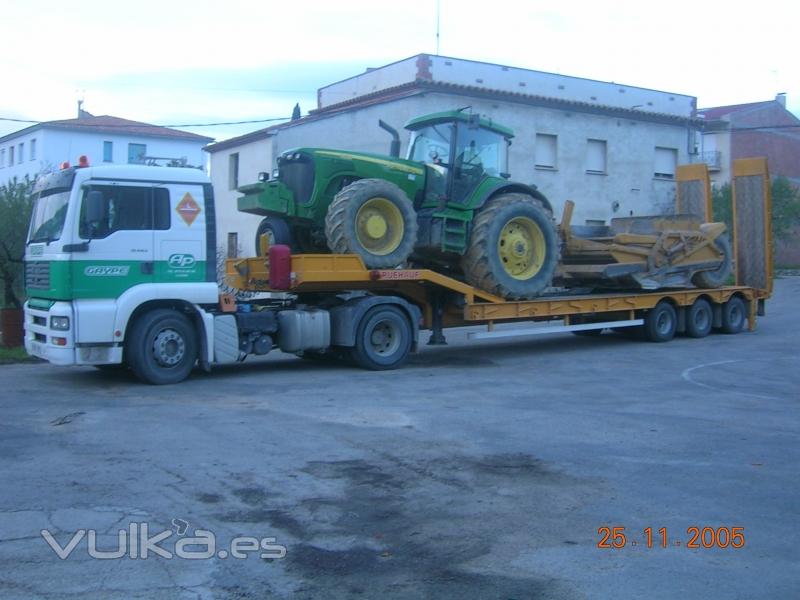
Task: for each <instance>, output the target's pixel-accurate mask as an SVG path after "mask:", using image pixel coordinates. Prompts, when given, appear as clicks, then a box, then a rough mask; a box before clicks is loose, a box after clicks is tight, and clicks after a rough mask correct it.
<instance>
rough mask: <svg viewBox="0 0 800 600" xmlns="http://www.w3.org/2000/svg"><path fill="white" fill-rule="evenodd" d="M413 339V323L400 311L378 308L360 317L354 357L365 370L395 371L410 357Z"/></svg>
mask: <svg viewBox="0 0 800 600" xmlns="http://www.w3.org/2000/svg"><path fill="white" fill-rule="evenodd" d="M412 337H413V332H412V330H411V324H410V323H409V321H408V317H407V316H406V315H405V313H403V311H402V310H401V309H399V308H397V307H396V306H386V305H383V306H380V305H379V306H375V307H373V308H371V309H370V310H368V311H367V312H366V314H364V316H363V317H362V318H361V322H360V323H359V325H358V330H357V331H356V344H355V346H353V348H352V350H351V356H352V358H353V360H354V361H355V363H356V364H357V365H358V366H359V367H362V368H364V369H370V370H372V371H385V370H389V369H396V368H397V367H399V366H400V365H401V364H403V363H404V362H405V360H406V358H408V353H409V352H410V351H411V342H412Z"/></svg>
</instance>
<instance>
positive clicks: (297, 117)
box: [292, 102, 301, 121]
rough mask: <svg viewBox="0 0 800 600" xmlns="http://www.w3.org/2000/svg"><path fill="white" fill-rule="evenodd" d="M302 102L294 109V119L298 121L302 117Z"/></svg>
mask: <svg viewBox="0 0 800 600" xmlns="http://www.w3.org/2000/svg"><path fill="white" fill-rule="evenodd" d="M300 116H301V115H300V103H299V102H298V103H297V104H295V105H294V110H293V111H292V121H297V119H299V118H300Z"/></svg>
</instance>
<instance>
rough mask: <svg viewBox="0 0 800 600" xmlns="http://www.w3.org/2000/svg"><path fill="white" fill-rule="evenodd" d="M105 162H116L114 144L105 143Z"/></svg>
mask: <svg viewBox="0 0 800 600" xmlns="http://www.w3.org/2000/svg"><path fill="white" fill-rule="evenodd" d="M103 162H114V143H113V142H103Z"/></svg>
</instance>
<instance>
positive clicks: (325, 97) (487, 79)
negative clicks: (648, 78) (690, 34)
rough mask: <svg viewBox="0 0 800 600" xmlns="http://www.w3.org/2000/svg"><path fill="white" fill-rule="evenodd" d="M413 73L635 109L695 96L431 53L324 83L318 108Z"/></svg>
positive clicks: (676, 104) (407, 79) (672, 111)
mask: <svg viewBox="0 0 800 600" xmlns="http://www.w3.org/2000/svg"><path fill="white" fill-rule="evenodd" d="M417 78H420V79H424V80H428V81H433V82H437V83H448V84H455V85H462V86H469V87H473V88H482V89H486V90H492V91H495V92H498V91H499V92H509V93H515V94H527V95H536V96H543V97H546V98H556V99H560V100H567V101H570V102H585V103H587V105H594V106H612V107H615V108H625V109H633V108H634V107H636V108H635V110H639V111H642V112H654V113H664V114H669V115H676V116H681V117H687V118H688V117H690V116H693V115H694V113H695V110H696V99H695V98H694V97H693V96H687V95H685V94H675V93H672V92H661V91H658V90H650V89H646V88H640V87H635V86H630V85H622V84H617V83H613V82H605V81H596V80H593V79H583V78H580V77H569V76H566V75H558V74H555V73H545V72H543V71H532V70H529V69H518V68H515V67H506V66H502V65H496V64H491V63H482V62H476V61H471V60H463V59H458V58H448V57H446V56H431V55H419V56H413V57H411V58H407V59H405V60H401V61H398V62H396V63H392V64H390V65H387V66H385V67H381V68H379V69H372V70H369V71H367V72H366V73H362V74H360V75H356V76H355V77H351V78H349V79H345V80H344V81H340V82H337V83H333V84H331V85H328V86H325V87H323V88H321V89H320V90H319V96H318V98H319V108H324V107H327V106H331V105H334V104H339V103H341V102H344V101H347V100H350V99H352V98H355V97H359V96H363V95H366V94H371V93H374V92H378V91H381V90H386V89H389V88H392V87H396V86H399V85H403V84H406V83H411V82H413V81H415V80H416V79H417Z"/></svg>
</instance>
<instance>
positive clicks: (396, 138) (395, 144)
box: [378, 119, 400, 158]
mask: <svg viewBox="0 0 800 600" xmlns="http://www.w3.org/2000/svg"><path fill="white" fill-rule="evenodd" d="M378 125H379V126H380V128H381V129H384V130H386V131H388V132H389V134H390V135H391V136H392V144H391V146H389V156H392V157H394V158H400V134H398V133H397V129H395V128H394V127H392V126H391V125H389V124H388V123H387V122H386V121H384V120H383V119H380V120H378Z"/></svg>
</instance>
